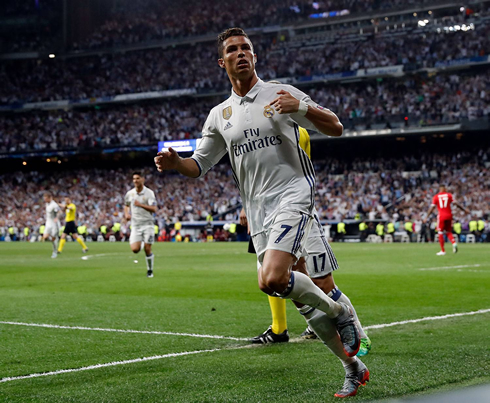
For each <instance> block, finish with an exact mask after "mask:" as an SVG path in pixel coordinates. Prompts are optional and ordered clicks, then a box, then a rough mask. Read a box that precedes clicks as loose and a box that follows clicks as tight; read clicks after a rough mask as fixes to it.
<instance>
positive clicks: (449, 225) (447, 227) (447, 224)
mask: <svg viewBox="0 0 490 403" xmlns="http://www.w3.org/2000/svg"><path fill="white" fill-rule="evenodd" d="M443 229H444V231H446V232H453V220H444V225H443Z"/></svg>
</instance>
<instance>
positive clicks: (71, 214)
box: [65, 203, 77, 222]
mask: <svg viewBox="0 0 490 403" xmlns="http://www.w3.org/2000/svg"><path fill="white" fill-rule="evenodd" d="M65 211H66V222H71V221H75V214H76V212H77V207H76V206H75V204H73V203H70V204H68V205H67V206H66V210H65Z"/></svg>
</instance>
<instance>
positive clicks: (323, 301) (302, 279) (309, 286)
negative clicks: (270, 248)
mask: <svg viewBox="0 0 490 403" xmlns="http://www.w3.org/2000/svg"><path fill="white" fill-rule="evenodd" d="M281 297H283V298H288V299H292V300H295V301H297V302H300V303H302V304H304V305H309V306H311V307H312V308H318V309H319V310H320V311H323V312H325V313H326V314H327V316H328V317H329V318H336V317H337V316H338V315H339V314H340V312H342V306H341V305H340V304H338V303H337V302H335V301H334V300H333V299H332V298H330V297H327V295H326V294H325V293H324V292H323V291H322V290H321V289H320V288H318V287H317V286H316V285H315V283H313V281H311V279H310V278H309V277H308V276H307V275H305V274H303V273H300V272H297V271H295V272H291V278H290V280H289V285H288V288H287V289H286V292H285V293H284V294H282V295H281Z"/></svg>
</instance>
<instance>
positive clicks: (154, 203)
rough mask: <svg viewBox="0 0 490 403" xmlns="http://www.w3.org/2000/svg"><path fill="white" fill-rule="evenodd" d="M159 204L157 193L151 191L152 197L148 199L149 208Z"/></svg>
mask: <svg viewBox="0 0 490 403" xmlns="http://www.w3.org/2000/svg"><path fill="white" fill-rule="evenodd" d="M156 204H157V199H156V197H155V192H153V190H151V191H150V197H149V198H148V205H149V206H156Z"/></svg>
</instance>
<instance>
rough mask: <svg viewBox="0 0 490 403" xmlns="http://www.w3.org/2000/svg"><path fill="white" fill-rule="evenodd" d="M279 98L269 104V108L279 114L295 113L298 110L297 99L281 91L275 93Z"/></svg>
mask: <svg viewBox="0 0 490 403" xmlns="http://www.w3.org/2000/svg"><path fill="white" fill-rule="evenodd" d="M277 94H278V95H279V96H278V97H277V98H276V99H274V101H272V102H271V103H270V106H272V107H274V109H275V110H276V111H277V113H279V114H283V113H296V112H298V109H299V99H296V98H295V97H293V96H292V95H291V93H289V92H287V91H284V90H281V91H279V92H278V93H277Z"/></svg>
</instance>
